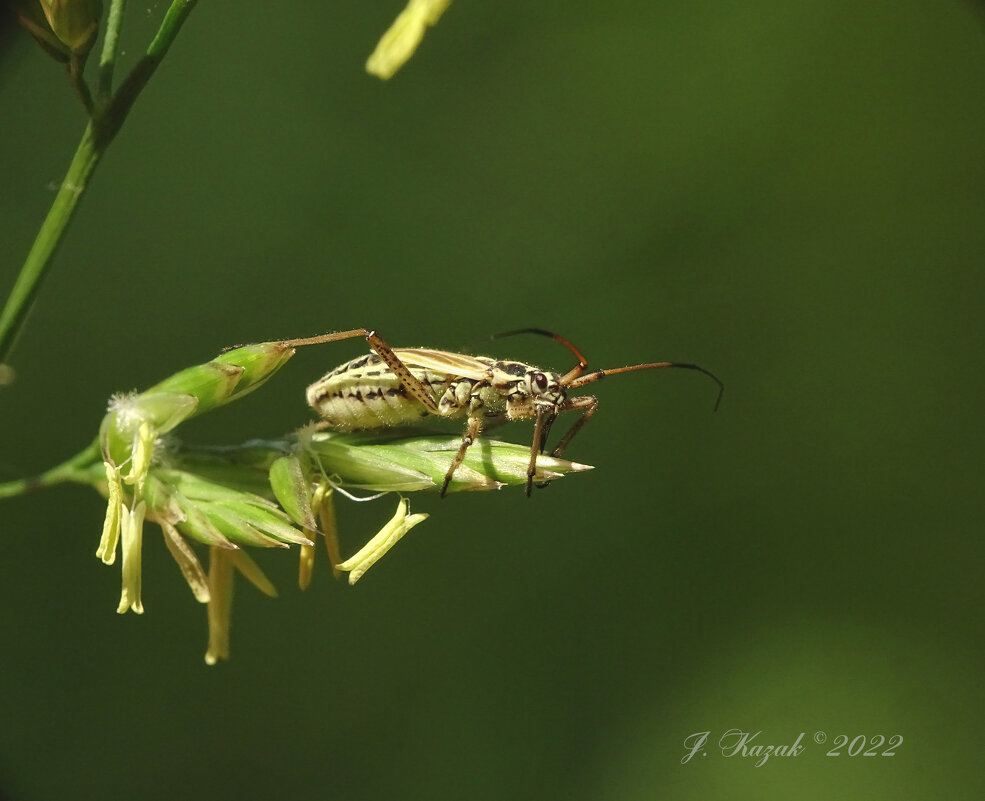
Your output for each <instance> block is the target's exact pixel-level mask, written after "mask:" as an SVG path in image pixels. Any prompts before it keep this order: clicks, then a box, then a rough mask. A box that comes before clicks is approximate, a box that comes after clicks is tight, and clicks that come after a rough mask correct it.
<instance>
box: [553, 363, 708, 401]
mask: <svg viewBox="0 0 985 801" xmlns="http://www.w3.org/2000/svg"><path fill="white" fill-rule="evenodd" d="M661 367H677V368H679V369H682V370H697V371H698V372H699V373H703V374H704V375H706V376H708V378H710V379H711V380H712V381H714V382H715V383H716V384H717V385H718V397H717V398H715V411H718V404H720V403H721V402H722V394H723V393H724V392H725V384H723V383H722V381H721V379H720V378H719V377H718V376H717V375H715V374H714V373H713V372H711V371H710V370H706V369H705V368H704V367H701V366H700V365H697V364H688V363H687V362H650V363H648V364H634V365H632V366H630V367H615V368H613V369H610V370H595V371H594V372H591V373H586V374H585V375H583V376H581V377H580V378H579V377H577V376H576V377H575V378H574V379H573V380H571V379H569V376H570V375H571V374H570V373H569V374H568V375H566V376H565V377H564V378H563V379H562V380H561V383H562V384H564V385H565V386H566V387H567V388H568V389H576V388H578V387H583V386H585V384H591V383H592V382H593V381H598V380H599V379H602V378H605V377H606V376H610V375H616V373H631V372H633V371H634V370H651V369H657V368H661Z"/></svg>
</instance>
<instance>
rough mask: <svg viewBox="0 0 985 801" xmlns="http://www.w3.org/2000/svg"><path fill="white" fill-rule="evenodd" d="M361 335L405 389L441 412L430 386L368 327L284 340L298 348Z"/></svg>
mask: <svg viewBox="0 0 985 801" xmlns="http://www.w3.org/2000/svg"><path fill="white" fill-rule="evenodd" d="M360 336H361V337H366V341H367V342H369V344H370V347H372V349H373V350H375V351H376V353H377V355H378V356H379V357H380V358H381V359H382V360H383V361H384V362H386V365H387V367H389V368H390V370H391V372H393V374H394V375H395V376H397V378H399V379H400V383H401V384H403V386H404V389H406V390H407V391H408V392H409V393H410V394H411V395H412V396H413V397H414V398H415V399H416V400H417V401H418V402H419V403H420V404H421V405H422V406H423V407H424V408H425V409H427V410H428V411H429V412H430V413H431V414H437V415H440V414H441V411H440V410H439V409H438V403H437V401H435V399H434V396H433V395H432V394H431V392H430V391H429V390H428V388H427V387H425V386H424V384H423V383H421V381H419V380H418V379H417V378H415V377H414V375H413V374H412V373H411V371H410V370H409V369H408V367H407V365H406V364H404V363H403V362H402V361H400V359H399V358H398V357H397V354H395V353H394V352H393V348H391V347H390V346H389V345H387V344H386V342H384V341H383V337H381V336H380V335H379V334H377V333H376V332H375V331H370V330H369V329H367V328H353V329H352V330H350V331H339V332H338V333H335V334H321V335H320V336H316V337H305V338H303V339H287V340H284V344H285V345H289V346H291V347H295V348H296V347H300V346H302V345H320V344H321V343H323V342H338V341H339V340H341V339H352V338H353V337H360Z"/></svg>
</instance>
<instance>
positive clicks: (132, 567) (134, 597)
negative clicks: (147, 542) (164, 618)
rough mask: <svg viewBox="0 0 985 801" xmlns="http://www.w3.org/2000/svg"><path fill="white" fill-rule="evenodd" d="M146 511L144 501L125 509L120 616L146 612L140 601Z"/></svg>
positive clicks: (122, 535)
mask: <svg viewBox="0 0 985 801" xmlns="http://www.w3.org/2000/svg"><path fill="white" fill-rule="evenodd" d="M146 511H147V505H146V504H145V503H144V502H143V501H140V502H139V503H138V504H136V505H135V506H134V508H133V509H127V508H126V507H125V506H124V507H123V516H122V521H121V526H120V530H121V536H120V539H121V541H122V543H123V571H122V572H123V590H122V592H121V593H120V605H119V606H118V607H117V609H116V611H117V612H118V613H120V614H123V613H124V612H126V611H127V610H128V609H132V610H133V611H134V612H136V613H137V614H138V615H140V614H143V612H144V605H143V603H142V602H141V600H140V572H141V553H142V551H143V539H144V514H145V513H146Z"/></svg>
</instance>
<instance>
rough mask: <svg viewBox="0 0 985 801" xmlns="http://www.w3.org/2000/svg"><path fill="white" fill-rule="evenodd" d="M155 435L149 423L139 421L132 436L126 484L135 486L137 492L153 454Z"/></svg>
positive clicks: (145, 476) (148, 468) (142, 482)
mask: <svg viewBox="0 0 985 801" xmlns="http://www.w3.org/2000/svg"><path fill="white" fill-rule="evenodd" d="M155 439H156V435H155V432H154V429H153V428H152V427H151V425H150V423H146V422H144V423H141V424H140V428H138V429H137V433H136V434H135V435H134V438H133V451H132V453H133V455H132V457H131V459H130V473H129V474H128V475H127V477H126V479H125V480H126V482H127V484H134V485H136V486H137V490H138V492H139V491H140V489H141V488H142V487H143V484H144V479H145V478H147V472H148V471H149V470H150V463H151V457H153V455H154V440H155Z"/></svg>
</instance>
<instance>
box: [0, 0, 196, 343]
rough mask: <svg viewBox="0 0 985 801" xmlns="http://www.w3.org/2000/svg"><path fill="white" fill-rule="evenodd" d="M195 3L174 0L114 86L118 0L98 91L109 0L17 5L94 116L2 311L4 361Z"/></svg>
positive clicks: (112, 13)
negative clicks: (102, 163) (106, 159)
mask: <svg viewBox="0 0 985 801" xmlns="http://www.w3.org/2000/svg"><path fill="white" fill-rule="evenodd" d="M195 3H196V0H173V2H172V3H171V6H170V7H169V8H168V10H167V13H166V14H165V15H164V19H163V21H162V22H161V25H160V27H159V28H158V31H157V34H156V35H155V36H154V39H153V40H152V41H151V43H150V45H149V46H148V48H147V50H146V52H145V53H144V55H143V56H142V57H141V58H140V60H139V61H138V62H137V64H136V65H135V66H134V68H133V70H132V71H131V72H130V74H129V75H128V76H127V77H126V79H125V80H124V81H123V82H122V84H121V85H120V87H119V89H118V90H117V91H116V92H115V93H114V92H113V73H114V71H115V67H116V61H117V55H118V52H119V34H120V29H121V27H122V24H123V10H124V6H125V0H111V2H110V9H109V15H108V17H107V24H106V33H105V36H104V38H103V49H102V53H101V54H100V58H99V78H98V85H97V91H96V95H95V97H93V95H92V93H91V92H90V90H89V87H88V84H87V83H86V81H85V77H84V75H83V69H84V66H85V58H86V56H87V55H88V52H89V49H90V48H91V47H92V44H93V42H94V41H95V38H96V33H97V32H98V27H99V21H100V18H101V16H102V3H101V2H99V0H95V1H94V0H40V8H41V10H42V11H43V12H44V13H43V16H41V15H38V14H37V13H36V12H37V9H38V3H37V2H32V0H21V2H19V3H18V4H17V5H16V7H15V11H16V13H17V16H18V19H19V21H20V22H21V24H22V25H23V26H24V27H25V28H26V29H27V30H28V31H29V32H30V33H31V34H32V35H33V36H34V37H35V39H37V40H38V42H39V44H41V46H42V47H43V48H44V49H45V50H46V51H47V52H48V53H49V54H50V55H52V56H53V57H54V58H56V59H58V60H60V61H64V62H65V63H66V66H67V68H68V73H69V78H70V80H71V81H72V84H73V86H74V87H75V89H76V91H77V92H78V94H79V97H80V98H81V100H82V104H83V106H84V108H85V110H86V112H87V113H88V115H89V122H88V123H87V125H86V127H85V130H84V131H83V133H82V139H81V141H80V142H79V146H78V147H77V148H76V151H75V155H74V156H73V158H72V162H71V164H70V165H69V168H68V172H67V173H66V175H65V180H63V181H62V184H61V186H60V187H59V189H58V193H57V194H56V195H55V200H54V202H53V203H52V204H51V209H50V210H49V212H48V216H47V217H46V218H45V220H44V223H42V225H41V229H40V230H39V231H38V235H37V238H36V239H35V240H34V244H33V245H32V246H31V250H30V251H29V252H28V254H27V259H26V260H25V262H24V265H23V266H22V267H21V271H20V274H19V275H18V276H17V280H16V281H15V283H14V286H13V288H12V289H11V291H10V295H9V296H8V297H7V303H6V305H5V306H4V308H3V311H2V312H0V362H3V361H5V360H6V359H7V357H8V355H9V354H10V351H11V348H12V347H13V344H14V341H15V339H16V337H17V334H18V332H19V331H20V329H21V327H22V326H23V324H24V321H25V319H26V318H27V314H28V312H29V311H30V308H31V304H32V302H33V301H34V298H35V296H36V295H37V293H38V290H40V288H41V284H42V282H43V281H44V279H45V277H46V276H47V274H48V269H49V268H50V266H51V263H52V259H53V258H54V255H55V251H56V250H57V249H58V245H59V244H60V243H61V241H62V238H63V237H64V235H65V231H66V229H67V228H68V224H69V222H70V221H71V219H72V216H73V215H74V214H75V210H76V208H77V207H78V205H79V201H80V200H81V199H82V196H83V194H84V193H85V191H86V188H87V187H88V184H89V178H90V176H91V175H92V171H93V170H94V169H95V168H96V165H97V164H98V163H99V159H100V158H101V157H102V155H103V153H104V152H105V151H106V148H107V147H109V145H110V143H111V142H112V141H113V139H114V137H115V136H116V134H117V133H118V132H119V130H120V128H121V126H122V125H123V122H124V121H125V120H126V118H127V115H128V114H129V113H130V109H131V108H132V107H133V103H134V101H135V100H136V99H137V97H138V96H139V95H140V93H141V91H143V88H144V87H145V86H146V85H147V82H148V81H149V80H150V78H151V76H152V75H153V74H154V71H155V70H156V69H157V66H158V64H160V63H161V60H162V59H163V58H164V56H165V55H166V54H167V52H168V49H169V48H170V47H171V44H172V42H174V40H175V37H176V36H177V35H178V31H179V30H181V26H182V24H183V23H184V21H185V19H186V18H187V17H188V14H189V13H191V10H192V8H193V7H194V6H195Z"/></svg>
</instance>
